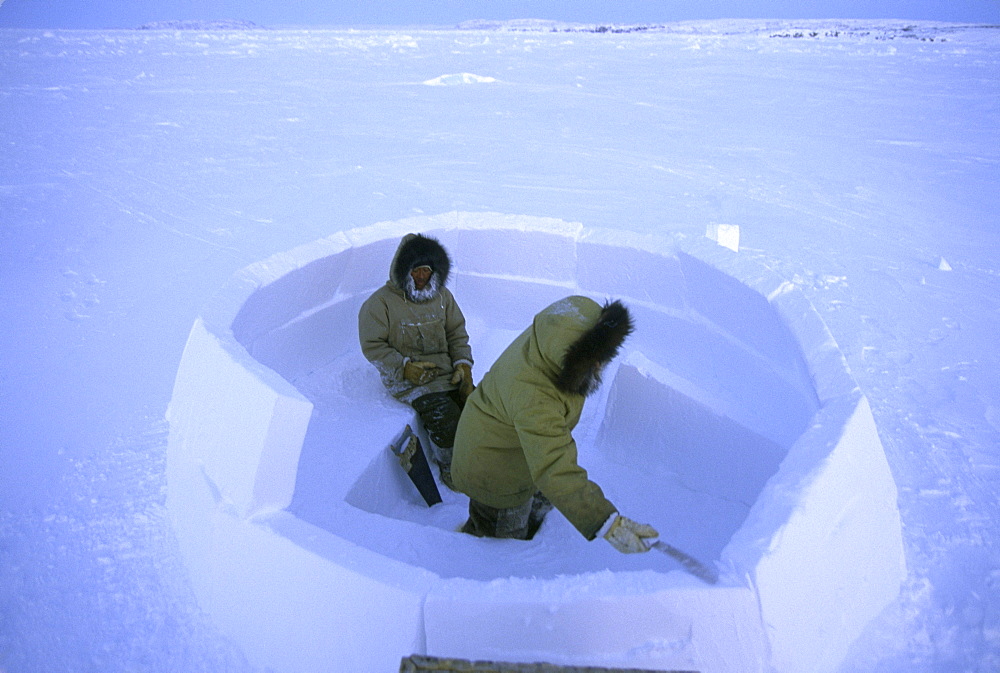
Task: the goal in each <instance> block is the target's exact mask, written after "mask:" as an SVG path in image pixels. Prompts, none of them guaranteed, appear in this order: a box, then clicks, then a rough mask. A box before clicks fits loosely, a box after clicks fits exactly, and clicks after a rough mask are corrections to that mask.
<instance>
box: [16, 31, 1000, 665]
mask: <svg viewBox="0 0 1000 673" xmlns="http://www.w3.org/2000/svg"><path fill="white" fill-rule="evenodd" d="M845 25H846V24H844V23H842V22H836V23H834V22H831V23H829V24H815V23H814V24H813V25H810V26H799V25H796V24H792V23H788V24H783V25H779V26H775V25H773V24H768V25H766V26H762V25H760V24H758V23H739V24H736V23H729V22H715V23H706V24H698V25H688V26H684V27H683V31H681V30H678V31H652V32H648V31H646V32H632V33H613V32H605V33H602V34H590V33H572V34H567V33H539V32H534V33H521V32H518V33H506V32H485V31H411V32H407V33H403V32H396V31H371V32H362V31H342V32H334V31H253V32H238V31H221V32H210V31H204V32H201V31H197V30H195V31H183V32H176V31H105V32H89V31H54V32H44V31H11V30H8V31H2V32H0V48H2V50H3V52H2V54H3V55H2V58H0V91H2V99H3V106H4V110H5V111H4V114H3V116H2V117H0V120H2V121H0V134H2V135H0V138H2V142H3V143H4V152H3V153H2V154H0V166H2V173H0V175H2V179H0V183H2V184H0V209H2V212H3V214H4V220H5V226H4V227H3V230H2V233H0V236H2V237H3V244H2V250H3V253H2V254H3V264H2V266H0V274H2V278H3V287H4V288H5V289H6V290H7V291H6V293H5V297H4V301H3V304H2V309H0V310H2V311H3V312H4V313H3V315H2V318H3V320H2V321H0V324H3V332H2V334H3V337H2V342H3V347H4V353H5V362H4V365H3V369H2V381H3V383H2V389H0V390H2V395H3V408H4V416H5V422H4V423H3V424H2V425H0V440H2V442H0V451H2V452H0V460H2V469H3V474H4V475H5V478H4V488H3V490H2V492H0V505H2V508H3V513H2V519H0V526H2V528H0V531H2V538H0V573H2V574H0V610H2V613H0V614H2V617H3V620H2V622H0V623H2V627H0V666H3V667H4V668H6V669H7V670H10V671H21V670H51V669H60V670H101V671H109V670H134V669H135V668H141V669H143V670H254V669H253V664H251V662H250V661H248V659H247V656H246V653H245V652H244V651H242V650H241V648H240V647H238V646H237V645H236V644H235V642H234V641H233V640H232V639H231V638H229V637H227V636H225V635H222V634H220V633H219V630H218V628H219V627H218V624H216V623H214V622H213V621H212V620H211V619H209V618H207V617H206V616H205V615H204V614H203V613H202V612H201V610H200V608H199V607H198V604H197V603H196V602H195V600H194V597H193V593H194V590H193V589H192V586H191V584H190V582H191V578H190V576H189V574H188V572H187V569H186V568H185V566H184V563H183V561H182V558H181V555H180V553H179V550H178V542H177V540H176V538H175V536H174V532H173V529H172V528H171V526H170V525H169V523H168V521H167V513H166V505H165V502H166V500H165V498H166V478H165V475H166V465H165V459H166V451H167V449H166V443H167V442H166V435H167V426H166V423H165V421H164V414H165V411H166V406H167V402H168V400H169V399H170V397H171V394H172V392H173V386H174V377H175V375H176V373H177V370H178V365H179V363H180V361H181V352H182V349H183V347H184V344H185V341H186V339H187V336H188V333H189V331H190V330H191V325H192V324H193V323H195V319H196V317H197V316H198V315H200V314H202V313H204V312H205V310H206V300H207V299H208V298H209V297H210V296H212V295H213V294H215V293H216V292H217V291H218V290H219V289H220V288H222V287H224V286H225V285H226V283H227V282H229V279H230V278H231V277H232V276H233V274H234V273H235V272H236V271H238V270H239V269H242V268H244V267H247V266H248V265H250V264H252V263H255V262H257V261H258V260H264V259H268V258H271V256H272V255H274V254H276V253H281V252H283V251H286V250H291V249H293V248H295V247H296V246H298V245H302V244H306V243H309V242H311V241H316V240H319V239H322V238H325V237H326V236H329V235H330V234H331V233H334V232H338V231H348V230H351V229H354V228H356V227H359V226H360V227H364V226H366V225H368V224H371V223H375V222H380V221H394V220H400V219H402V218H404V217H406V216H408V215H413V214H419V213H429V214H437V213H445V212H449V211H453V210H462V211H472V212H489V211H493V212H502V213H511V214H515V215H522V214H523V215H540V216H549V217H553V218H558V219H559V220H562V221H567V222H581V223H583V224H584V225H585V226H586V227H588V228H601V229H614V230H620V231H622V232H623V236H624V235H626V234H627V235H628V237H629V238H630V240H631V237H632V236H635V235H638V236H642V235H651V236H655V237H669V238H674V239H676V240H677V241H679V242H681V243H682V244H683V243H690V244H693V243H691V242H693V241H694V240H696V239H699V238H701V237H703V236H704V234H705V232H706V225H708V224H712V223H726V224H736V225H738V226H739V227H740V242H739V249H740V252H739V253H738V255H739V256H741V257H743V258H745V259H747V260H749V261H753V262H755V263H758V264H762V265H764V266H766V267H768V268H770V269H771V270H773V272H774V273H776V274H777V275H778V276H779V277H781V278H784V279H786V280H787V281H788V282H789V283H791V284H793V285H794V286H795V288H797V289H798V290H799V291H801V292H802V293H803V294H804V296H805V297H807V298H808V300H809V301H810V302H811V304H812V305H813V306H815V307H816V308H817V310H818V312H819V314H820V315H821V316H822V318H823V320H824V322H825V323H826V325H827V326H828V327H829V329H830V332H831V333H832V335H833V337H834V339H835V340H836V342H837V344H839V346H840V349H841V351H842V352H843V353H844V355H845V357H846V360H847V363H848V364H849V366H850V368H851V372H852V374H853V376H854V379H855V380H856V381H857V382H858V384H859V385H860V389H861V392H863V394H864V395H865V396H866V398H867V399H868V401H869V402H870V404H871V409H872V414H873V417H874V421H875V423H876V426H877V429H878V434H879V438H880V439H881V443H882V445H883V446H884V448H885V452H886V456H887V458H888V463H889V466H890V468H891V470H892V473H893V476H894V477H895V481H896V484H897V485H898V487H899V509H900V513H901V515H902V521H903V536H904V537H903V539H904V543H905V550H906V562H907V568H908V576H907V579H906V583H905V585H904V589H903V592H902V595H901V596H900V598H899V600H897V601H895V602H894V603H893V604H892V605H891V606H890V607H889V608H888V609H886V610H885V611H884V612H883V613H882V614H881V615H880V616H879V618H878V619H876V621H875V622H873V623H872V624H871V625H870V626H869V627H868V628H867V630H866V631H865V633H864V634H863V635H862V637H861V638H860V639H859V640H858V641H857V642H856V643H855V644H854V646H853V648H852V649H851V651H850V652H849V653H848V656H847V659H846V661H845V662H844V663H843V665H842V667H841V669H842V670H843V671H854V670H858V671H864V670H891V671H895V670H899V671H903V670H906V671H912V670H918V671H919V670H924V671H936V670H982V671H987V670H995V669H996V668H997V667H998V665H1000V603H998V601H1000V588H998V583H1000V562H998V556H997V550H996V537H997V536H996V527H995V523H994V522H995V521H996V520H997V514H998V512H997V509H998V504H997V499H996V493H997V467H998V461H997V458H996V452H995V449H996V447H997V444H998V442H997V440H998V432H1000V401H998V398H1000V385H998V383H1000V382H998V378H1000V376H998V374H997V372H1000V367H998V364H1000V363H998V362H997V360H998V359H1000V358H998V353H997V348H996V345H997V337H996V334H997V327H998V325H997V323H998V322H1000V320H998V306H997V301H998V300H997V297H1000V294H998V292H997V285H998V281H997V266H996V259H997V254H996V253H997V251H998V248H1000V246H998V235H997V232H996V228H995V226H992V225H994V224H995V215H994V213H995V212H996V211H997V205H998V204H997V200H998V198H997V196H996V190H995V187H996V182H997V180H996V178H997V165H998V150H997V148H1000V142H998V140H1000V139H998V137H997V136H998V135H1000V124H998V123H997V122H998V121H1000V120H998V118H997V117H998V109H997V105H996V101H997V100H998V97H997V94H998V93H1000V91H998V86H997V85H998V75H997V73H998V72H1000V69H998V68H997V65H998V64H997V60H998V58H997V56H998V52H997V46H998V45H997V37H996V34H995V30H994V29H989V28H975V27H956V26H948V25H924V24H913V25H910V26H888V27H887V26H865V25H858V24H851V25H850V26H849V28H850V30H847V29H846V28H845ZM454 73H469V74H475V75H476V77H477V78H483V79H485V78H493V79H495V80H496V81H495V82H486V81H475V82H470V83H469V84H468V85H464V84H463V85H458V86H446V87H433V86H425V85H424V84H423V83H425V82H428V81H431V80H434V79H435V78H438V77H442V76H447V75H451V74H454ZM536 254H544V253H543V251H536ZM373 263H374V262H373ZM379 264H382V265H383V266H384V264H383V263H382V262H379ZM508 273H509V274H510V275H516V274H517V270H516V269H511V270H509V272H508ZM655 280H659V279H655ZM511 303H512V304H514V305H516V302H511ZM512 329H514V328H512ZM497 340H498V341H502V339H500V338H499V337H498V339H497ZM488 341H489V340H488ZM475 345H476V344H474V346H475ZM477 347H478V346H477ZM501 347H502V345H501V344H499V343H492V342H490V343H487V344H484V345H483V346H482V349H483V351H484V353H488V352H489V350H490V349H494V350H496V349H499V348H501ZM497 352H498V351H497ZM361 371H363V370H361ZM477 371H480V370H479V369H478V367H477ZM359 377H360V371H359ZM366 381H367V382H368V383H366ZM370 381H371V379H370V378H364V377H360V378H359V379H357V380H352V379H349V378H345V379H344V384H345V385H356V386H364V385H371V383H370ZM360 390H364V388H360ZM368 392H369V393H371V392H372V391H370V390H369V391H368ZM383 518H384V517H383ZM373 537H374V534H373ZM244 557H245V558H246V563H245V572H246V573H247V576H252V575H254V574H255V573H262V574H263V575H262V576H264V577H267V576H268V575H267V573H268V572H269V570H268V568H267V567H266V559H264V561H265V563H262V562H261V559H259V558H255V557H254V555H253V553H252V548H251V549H250V551H249V552H248V553H246V554H245V556H244ZM356 559H357V562H359V563H360V562H368V561H370V560H371V559H372V557H370V556H366V555H364V554H363V552H360V551H359V552H357V556H356ZM372 562H373V563H374V562H375V561H372ZM790 571H795V572H801V571H802V569H801V568H798V569H790ZM614 574H615V573H612V575H614ZM304 586H306V585H305V584H304V583H300V584H293V585H292V586H291V588H295V589H298V590H301V589H302V588H303V587H304ZM195 589H197V587H195ZM281 589H282V587H281V586H277V587H276V590H277V591H280V590H281ZM362 589H363V587H360V586H359V587H358V590H359V592H360V593H359V595H362V596H363V595H364V591H363V590H362ZM613 593H614V592H613ZM372 595H373V594H369V595H368V596H369V598H370V597H371V596H372ZM255 598H256V597H254V596H249V597H248V596H246V595H239V594H238V593H237V594H235V595H233V596H231V599H232V600H233V601H243V602H246V601H248V600H249V601H253V600H255ZM455 598H457V599H461V598H462V594H459V595H458V596H453V597H452V599H455ZM371 605H372V617H371V618H375V615H376V614H378V613H382V614H390V613H391V611H392V608H393V607H394V606H393V605H389V604H379V603H378V601H377V600H372V602H371ZM431 607H432V608H433V606H431ZM453 607H454V606H453ZM429 609H430V608H429ZM456 610H457V608H455V609H454V610H445V611H443V612H440V613H435V614H441V615H443V616H444V617H449V615H450V618H452V619H455V618H456V617H455V615H458V614H460V612H457V611H456ZM366 618H368V617H366ZM578 626H580V625H578ZM582 626H585V624H584V625H582ZM225 630H227V629H226V625H223V631H225ZM302 637H303V640H315V639H316V634H314V633H310V632H308V631H303V634H302ZM320 638H321V636H320ZM343 655H344V656H345V657H346V656H355V655H356V653H346V652H345V653H343Z"/></svg>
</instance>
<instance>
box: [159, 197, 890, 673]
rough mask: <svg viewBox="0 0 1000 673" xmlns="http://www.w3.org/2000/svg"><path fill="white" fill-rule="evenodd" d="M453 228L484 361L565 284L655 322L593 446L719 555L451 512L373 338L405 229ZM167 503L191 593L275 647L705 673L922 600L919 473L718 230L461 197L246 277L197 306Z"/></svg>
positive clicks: (596, 467)
mask: <svg viewBox="0 0 1000 673" xmlns="http://www.w3.org/2000/svg"><path fill="white" fill-rule="evenodd" d="M411 231H414V232H417V231H418V232H422V233H425V234H428V235H431V236H436V237H437V238H439V240H441V242H442V243H443V244H444V245H445V246H446V247H447V248H448V250H449V252H450V253H451V255H452V257H453V259H454V267H453V273H452V279H451V281H450V283H449V285H450V287H451V288H452V290H453V291H454V292H455V294H456V296H457V297H458V298H459V301H460V302H461V304H462V307H463V310H464V311H465V314H466V317H467V319H468V326H469V331H470V335H471V337H472V344H473V348H474V352H475V356H476V361H477V362H476V378H477V380H478V378H479V376H481V375H482V373H484V372H485V371H486V369H487V367H488V365H489V364H490V363H491V362H492V360H493V359H494V358H496V357H497V355H499V353H500V352H501V351H502V349H503V348H504V347H505V346H506V345H507V343H509V341H510V340H511V339H512V338H513V337H514V336H516V334H517V333H519V332H520V331H521V330H522V329H523V328H524V327H526V326H527V325H528V324H529V323H530V320H531V317H532V316H533V315H534V314H535V313H536V312H537V311H538V310H540V309H541V308H544V307H545V306H546V305H548V304H549V303H550V302H551V301H554V300H556V299H558V298H561V297H564V296H566V295H569V294H585V295H588V296H592V297H594V298H595V299H598V300H599V301H603V300H604V299H605V298H618V299H622V300H623V301H624V302H625V303H626V304H627V305H628V306H629V307H630V309H631V310H632V312H633V314H634V316H635V319H636V324H637V330H636V332H635V334H634V335H633V336H632V337H631V338H630V339H629V341H628V342H627V343H626V346H625V348H624V349H623V352H622V355H621V356H620V357H619V359H618V361H617V362H616V363H615V365H614V367H613V368H612V370H611V371H609V372H608V373H607V374H606V376H605V381H606V383H605V385H604V386H603V388H602V390H601V392H600V393H599V394H598V395H597V396H596V397H595V398H594V399H592V400H589V401H588V403H587V407H586V410H585V416H584V419H583V420H582V422H581V425H580V427H579V428H578V432H577V439H578V442H579V444H580V451H581V454H580V456H581V457H580V461H581V463H582V464H583V465H584V467H586V468H587V469H588V470H589V471H590V473H591V476H592V478H594V480H595V481H597V482H598V483H600V484H601V485H602V486H603V487H604V490H605V491H606V492H607V494H608V495H609V497H610V498H611V500H612V501H613V502H615V503H616V505H617V506H618V507H619V509H620V510H621V511H622V512H623V513H625V514H626V515H628V516H631V517H633V518H637V519H640V520H644V521H648V522H650V523H653V524H654V525H656V526H657V528H658V529H659V530H660V532H661V534H662V536H663V537H664V538H665V539H667V540H668V541H670V542H671V543H673V544H675V545H676V546H678V547H680V548H682V549H685V550H686V551H689V552H691V553H693V554H695V555H696V556H700V557H701V558H702V559H703V560H706V561H711V562H715V563H717V564H718V566H719V567H720V569H721V571H722V579H721V581H720V583H719V584H718V585H715V586H708V585H705V584H702V583H701V582H699V581H698V580H697V579H695V578H693V577H691V576H689V575H687V574H685V573H684V572H683V571H682V570H680V569H679V567H678V566H677V565H676V564H674V563H672V562H671V561H670V560H669V559H668V558H667V557H666V556H663V555H660V554H657V553H655V552H650V553H648V554H642V555H629V556H626V555H621V554H618V553H617V552H615V551H614V550H612V549H611V548H610V546H608V545H607V544H605V543H603V542H602V541H595V542H587V541H585V540H583V538H581V537H580V536H579V535H578V534H577V533H576V532H575V530H573V529H572V527H571V526H569V524H568V522H566V521H565V519H562V518H561V517H560V516H559V515H558V514H557V513H553V515H551V516H550V517H549V519H547V521H546V523H545V525H544V526H543V528H542V530H541V531H540V532H539V534H538V535H537V536H536V538H535V539H534V540H532V541H530V542H521V541H511V540H481V539H477V538H473V537H470V536H466V535H463V534H461V533H458V532H455V528H456V527H457V526H458V525H459V524H460V523H461V522H462V520H464V514H465V511H464V508H465V503H466V501H465V500H464V498H463V497H462V496H460V495H458V494H453V493H450V492H448V491H447V490H445V491H444V495H445V502H444V503H442V504H441V505H438V506H435V507H434V508H427V507H426V506H425V505H424V504H423V502H422V500H421V499H420V497H419V496H418V495H417V494H416V491H415V490H414V489H413V488H412V486H411V485H410V484H409V482H407V481H406V478H405V476H403V475H402V473H401V471H400V470H399V468H398V466H397V465H394V464H393V459H392V457H391V456H390V454H389V451H388V448H387V447H388V446H389V444H390V443H391V442H392V441H393V440H394V439H395V438H396V437H397V436H398V434H399V432H400V430H401V428H402V427H403V426H404V425H405V424H407V423H413V422H414V417H413V412H412V410H410V409H409V408H408V407H406V406H405V405H402V404H400V403H398V402H396V401H395V400H393V399H392V398H391V397H389V396H388V395H387V394H386V393H385V391H384V390H383V389H382V387H381V384H380V383H379V381H378V377H377V374H376V372H375V370H374V369H373V368H372V367H371V366H370V365H369V364H368V363H367V362H366V361H364V359H363V358H362V357H361V354H360V352H359V348H358V345H357V312H358V309H359V307H360V304H361V302H362V301H363V300H364V299H365V298H366V297H367V296H368V294H370V293H371V292H372V291H373V290H374V289H375V288H377V287H378V286H380V285H381V284H382V283H384V282H385V279H386V277H387V274H388V265H389V261H390V259H391V257H392V254H393V252H394V250H395V248H396V245H397V244H398V241H399V239H400V238H401V236H402V235H404V234H406V233H408V232H411ZM169 421H170V444H169V452H168V496H167V504H168V509H169V511H170V514H171V516H172V519H173V522H174V525H175V529H176V532H177V536H178V538H179V541H180V544H181V549H182V553H183V556H184V559H185V563H186V565H187V568H188V569H189V572H190V576H191V579H192V583H193V586H194V590H195V593H196V595H197V598H198V600H199V603H200V605H201V606H202V608H203V609H204V610H205V611H206V612H207V613H208V614H209V615H210V616H211V617H212V618H213V620H214V621H215V623H216V624H217V625H218V627H219V628H220V629H221V631H222V632H224V633H225V634H227V635H228V636H230V637H231V638H233V639H234V640H236V641H237V642H238V643H239V644H240V645H241V646H242V648H243V649H244V651H245V652H246V654H247V656H248V657H249V658H250V660H251V661H253V662H254V663H255V664H257V665H260V666H267V667H270V668H273V669H274V670H276V671H282V672H285V671H287V672H289V673H292V672H294V673H306V672H308V671H360V670H368V671H375V670H380V671H390V670H395V669H396V667H397V666H398V664H399V660H400V658H401V657H403V656H406V655H409V654H414V653H418V654H430V655H436V656H447V657H463V658H469V659H492V660H504V661H547V662H552V663H561V664H576V665H601V666H621V667H626V666H627V667H632V668H650V669H672V668H682V669H694V670H699V671H703V672H704V673H722V672H729V671H732V672H737V671H738V672H740V673H745V672H747V671H770V670H775V671H781V672H788V673H793V672H794V673H803V672H807V671H830V670H833V669H834V668H835V667H836V666H837V664H838V663H839V662H840V661H841V659H842V658H843V656H844V654H845V652H846V650H847V648H848V647H849V645H850V643H851V642H852V641H853V640H854V639H855V638H856V637H857V636H858V635H859V634H860V632H861V630H862V629H863V628H864V626H865V624H866V623H867V622H869V621H870V620H871V618H872V617H873V616H875V615H876V614H877V613H878V612H879V611H880V610H881V609H882V608H883V607H885V606H886V605H887V604H888V603H890V602H891V601H892V600H893V599H894V598H895V597H896V596H897V595H898V592H899V588H900V583H901V581H902V578H903V576H904V561H903V551H902V541H901V534H900V523H899V515H898V511H897V508H896V488H895V484H894V483H893V480H892V477H891V475H890V472H889V469H888V465H887V464H886V460H885V456H884V453H883V450H882V446H881V444H880V441H879V439H878V435H877V432H876V428H875V425H874V421H873V419H872V415H871V412H870V409H869V407H868V404H867V401H866V399H865V397H864V396H863V395H862V394H861V392H860V391H859V390H858V387H857V385H856V384H855V382H854V381H853V380H852V378H851V376H850V374H849V372H848V370H847V367H846V364H845V362H844V359H843V357H842V355H841V353H840V352H839V350H838V348H837V345H836V343H835V342H834V341H833V339H832V338H831V336H830V334H829V332H828V331H827V329H826V328H825V326H824V325H823V323H822V321H821V319H820V318H819V316H818V315H817V314H816V312H815V311H814V310H813V308H812V307H811V305H810V304H809V302H808V301H807V300H806V299H805V297H804V296H803V295H802V294H801V292H799V291H798V290H797V289H796V288H795V287H794V286H793V285H792V284H790V283H788V282H785V281H783V280H782V279H780V278H777V277H776V276H775V275H774V274H772V273H770V272H769V271H767V270H766V269H764V268H762V267H760V266H759V265H757V264H755V263H752V262H749V261H747V260H745V259H743V258H742V257H741V256H740V255H739V254H734V253H732V252H730V251H728V250H726V249H724V248H721V247H719V246H715V245H713V244H711V243H709V242H707V241H705V240H689V239H667V238H661V237H654V236H639V235H632V234H628V233H626V232H622V231H605V230H593V229H587V228H585V227H583V226H582V225H579V224H571V223H566V222H562V221H558V220H552V219H544V218H536V217H528V216H511V215H499V214H492V213H448V214H444V215H439V216H434V217H419V218H412V219H408V220H402V221H398V222H389V223H381V224H378V225H374V226H371V227H367V228H364V229H356V230H351V231H345V232H341V233H337V234H335V235H333V236H331V237H329V238H327V239H323V240H321V241H317V242H315V243H313V244H310V245H306V246H303V247H301V248H297V249H295V250H292V251H290V252H287V253H281V254H278V255H275V256H273V257H271V258H269V259H267V260H264V261H262V262H259V263H257V264H254V265H252V266H250V267H247V268H246V269H244V270H242V271H241V272H239V273H237V274H236V275H235V276H234V277H233V278H232V279H231V281H230V282H229V283H228V284H227V285H226V286H225V287H224V288H223V289H222V290H221V291H220V292H219V294H218V295H217V296H215V297H214V298H213V299H212V300H211V301H210V302H209V304H208V305H207V306H206V308H205V310H204V311H203V313H202V315H201V317H199V318H198V320H196V322H195V324H194V326H193V327H192V330H191V334H190V337H189V340H188V343H187V346H186V348H185V350H184V355H183V357H182V360H181V363H180V368H179V371H178V374H177V380H176V383H175V387H174V394H173V398H172V400H171V403H170V408H169Z"/></svg>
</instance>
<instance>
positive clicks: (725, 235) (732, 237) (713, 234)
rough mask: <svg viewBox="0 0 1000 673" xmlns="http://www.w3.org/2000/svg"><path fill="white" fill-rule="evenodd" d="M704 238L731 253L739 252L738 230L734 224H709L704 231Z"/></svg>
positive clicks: (737, 226)
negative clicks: (727, 249)
mask: <svg viewBox="0 0 1000 673" xmlns="http://www.w3.org/2000/svg"><path fill="white" fill-rule="evenodd" d="M705 236H706V238H709V239H711V240H713V241H715V242H716V243H718V244H719V245H721V246H722V247H723V248H729V249H730V250H732V251H733V252H739V251H740V228H739V225H736V224H710V225H708V227H707V228H706V230H705Z"/></svg>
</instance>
